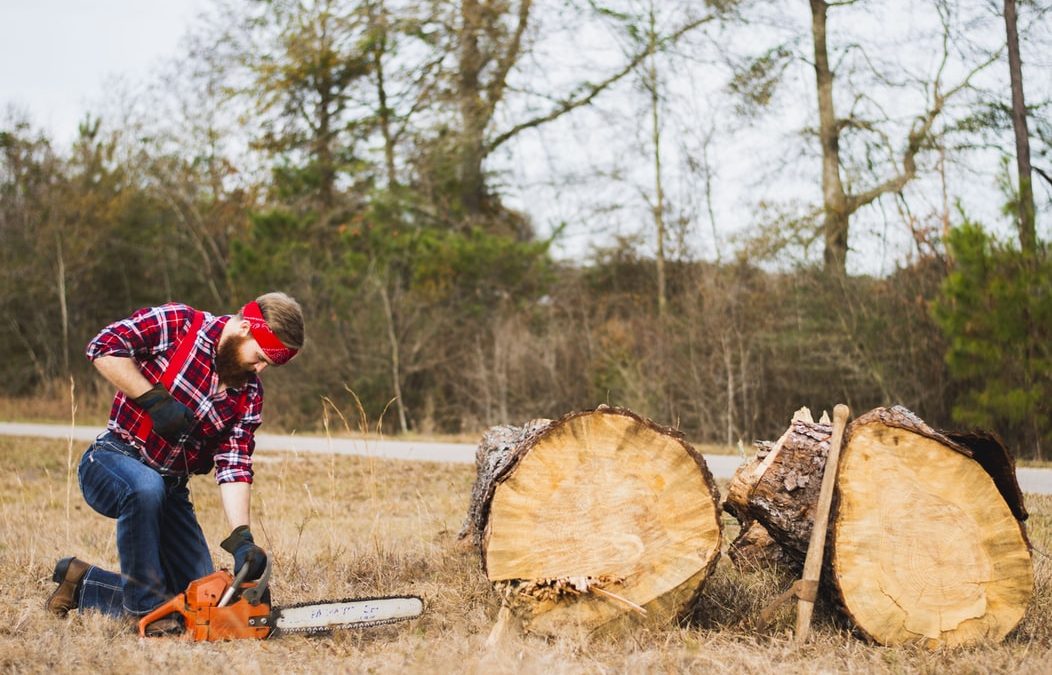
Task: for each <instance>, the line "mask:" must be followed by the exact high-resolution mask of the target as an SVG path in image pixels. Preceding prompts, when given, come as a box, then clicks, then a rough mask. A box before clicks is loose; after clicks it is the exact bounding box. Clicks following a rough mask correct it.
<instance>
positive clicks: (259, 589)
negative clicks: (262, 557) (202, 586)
mask: <svg viewBox="0 0 1052 675" xmlns="http://www.w3.org/2000/svg"><path fill="white" fill-rule="evenodd" d="M249 568H250V566H249V565H242V566H241V569H240V570H238V573H237V576H236V577H234V580H233V581H232V582H230V587H229V588H227V589H226V591H225V592H224V593H223V597H222V598H220V599H219V604H218V605H216V607H226V606H227V604H228V603H229V602H230V601H231V600H233V599H234V594H235V593H237V591H238V589H239V588H241V584H243V583H245V577H247V576H248V572H249ZM269 584H270V556H267V564H266V567H264V568H263V574H261V575H260V577H259V581H257V582H256V585H255V586H253V587H252V588H246V589H245V592H244V593H242V595H243V596H244V597H245V599H246V600H248V602H249V604H252V605H258V604H259V601H260V600H261V599H262V597H263V592H264V591H266V590H267V586H268V585H269Z"/></svg>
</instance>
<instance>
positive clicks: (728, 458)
mask: <svg viewBox="0 0 1052 675" xmlns="http://www.w3.org/2000/svg"><path fill="white" fill-rule="evenodd" d="M70 431H71V430H70V428H69V427H68V426H62V425H60V424H21V423H16V422H0V435H3V436H35V437H40V438H61V439H68V438H69V437H70V435H71V434H70ZM100 431H101V428H96V427H75V428H73V429H72V436H73V440H75V441H80V442H90V441H92V440H94V439H95V437H96V436H97V435H98V433H99V432H100ZM256 449H257V450H259V451H265V452H275V451H292V452H320V453H335V454H338V455H360V456H363V457H376V458H379V459H405V460H415V461H420V462H452V463H454V464H473V463H474V462H475V446H474V445H472V444H470V443H435V442H430V441H389V440H383V441H381V440H372V439H370V440H362V439H357V438H331V439H330V438H325V437H324V436H298V435H293V436H282V435H280V434H256ZM705 461H706V462H707V463H708V465H709V470H710V471H712V475H713V476H714V477H716V478H730V477H731V475H732V474H733V473H734V470H735V469H736V468H738V465H739V464H741V458H740V457H738V456H736V455H706V456H705ZM1016 475H1017V476H1018V478H1019V486H1020V487H1021V488H1022V489H1023V492H1031V493H1037V494H1052V469H1027V468H1024V469H1018V470H1017V471H1016Z"/></svg>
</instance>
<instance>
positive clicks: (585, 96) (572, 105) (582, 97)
mask: <svg viewBox="0 0 1052 675" xmlns="http://www.w3.org/2000/svg"><path fill="white" fill-rule="evenodd" d="M715 18H716V17H715V15H713V14H708V15H706V16H703V17H701V18H699V19H696V20H694V21H691V22H689V23H687V24H685V25H683V26H681V27H680V28H679V29H678V30H676V31H675V32H674V33H672V34H670V35H668V36H666V37H664V38H663V39H661V40H659V41H658V43H657V45H655V46H653V47H651V46H647V48H646V49H644V50H643V51H641V52H639V53H638V54H636V55H635V56H633V57H632V58H631V59H630V60H629V61H628V63H626V64H625V66H624V67H623V68H621V70H619V71H617V72H616V73H614V74H613V75H611V76H610V77H608V78H606V79H605V80H603V81H601V82H599V83H597V84H594V85H592V86H591V87H589V88H588V89H586V90H585V91H584V92H583V93H581V94H579V95H577V96H573V95H571V96H570V97H568V98H565V99H563V100H562V101H561V102H560V103H559V104H558V105H556V107H555V108H553V109H552V110H550V111H548V112H547V113H545V114H543V115H540V116H538V117H534V118H533V119H529V120H526V121H525V122H520V123H519V124H516V125H515V126H513V127H511V128H510V129H508V130H507V131H505V132H504V133H502V134H499V135H498V136H497V137H496V138H494V139H493V140H491V141H490V142H489V143H487V144H486V153H487V154H488V153H490V152H493V151H494V150H496V149H497V148H498V147H500V146H501V145H503V144H504V143H505V142H507V141H509V140H511V139H512V138H514V137H515V136H516V135H518V134H519V133H520V132H522V131H525V130H526V129H532V128H534V127H539V126H541V125H542V124H545V123H547V122H551V121H552V120H554V119H557V118H559V117H561V116H562V115H565V114H566V113H568V112H570V111H571V110H575V109H577V108H580V107H582V106H585V105H588V104H589V103H591V102H592V101H593V100H594V99H595V97H596V96H598V95H599V94H601V93H603V92H604V91H606V90H607V89H608V88H609V87H610V86H611V85H613V84H614V83H616V82H618V81H620V80H621V79H623V78H624V77H625V76H626V75H628V74H629V73H631V72H632V71H633V70H635V69H636V67H638V66H639V64H640V63H642V62H643V60H644V59H646V58H647V57H648V56H649V55H650V54H651V53H652V52H654V51H656V50H657V49H658V48H660V47H663V46H664V45H666V44H670V43H673V42H675V41H677V40H678V39H679V38H681V37H683V36H684V35H685V34H687V33H688V32H690V31H692V30H694V29H695V28H697V27H698V26H701V25H703V24H705V23H708V22H710V21H712V20H713V19H715Z"/></svg>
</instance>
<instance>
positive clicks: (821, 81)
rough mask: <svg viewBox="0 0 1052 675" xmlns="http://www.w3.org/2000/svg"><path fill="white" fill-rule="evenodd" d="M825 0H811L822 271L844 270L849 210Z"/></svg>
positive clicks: (837, 271)
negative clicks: (819, 153) (842, 173)
mask: <svg viewBox="0 0 1052 675" xmlns="http://www.w3.org/2000/svg"><path fill="white" fill-rule="evenodd" d="M828 10H829V5H828V4H826V2H825V0H811V37H812V40H813V41H814V48H815V83H816V89H817V92H818V137H819V141H820V142H821V145H822V206H823V209H822V211H823V214H824V215H823V221H822V232H823V236H824V238H825V250H824V253H823V256H824V264H825V271H826V272H827V273H832V274H844V273H845V270H846V264H847V232H848V219H849V215H850V214H849V213H848V208H847V195H846V194H845V193H844V185H843V183H842V182H841V180H840V132H839V130H838V129H837V119H836V109H835V108H834V107H833V70H832V67H831V66H830V65H829V50H828V48H827V47H826V14H827V12H828Z"/></svg>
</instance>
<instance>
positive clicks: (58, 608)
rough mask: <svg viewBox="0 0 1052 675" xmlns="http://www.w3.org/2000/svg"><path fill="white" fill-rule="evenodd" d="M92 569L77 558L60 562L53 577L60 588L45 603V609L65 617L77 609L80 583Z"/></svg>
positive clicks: (64, 559)
mask: <svg viewBox="0 0 1052 675" xmlns="http://www.w3.org/2000/svg"><path fill="white" fill-rule="evenodd" d="M90 567H91V565H89V564H88V563H86V562H84V561H83V560H78V559H77V558H72V557H70V558H63V559H62V560H59V561H58V563H57V564H56V565H55V573H54V574H52V575H51V580H52V581H54V582H55V583H57V584H58V588H56V589H55V592H54V593H52V594H51V597H50V598H48V599H47V602H46V603H44V609H46V610H47V611H49V612H51V613H52V614H54V615H56V616H63V617H64V616H66V614H68V613H69V610H71V609H76V608H77V595H78V591H80V582H81V581H82V580H83V579H84V575H85V574H86V573H87V571H88V569H89V568H90Z"/></svg>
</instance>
